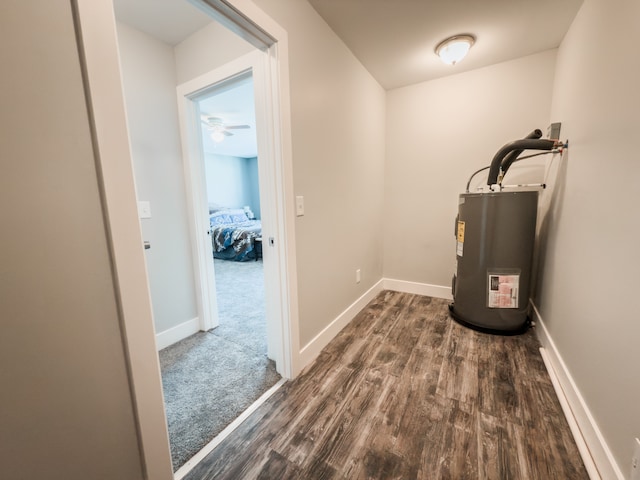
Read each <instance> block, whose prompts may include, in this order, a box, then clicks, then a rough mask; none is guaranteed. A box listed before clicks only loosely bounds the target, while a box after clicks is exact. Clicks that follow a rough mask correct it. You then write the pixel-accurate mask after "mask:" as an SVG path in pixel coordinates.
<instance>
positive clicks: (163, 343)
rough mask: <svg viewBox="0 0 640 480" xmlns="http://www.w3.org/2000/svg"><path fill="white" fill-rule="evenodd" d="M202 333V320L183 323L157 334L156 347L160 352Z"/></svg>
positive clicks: (196, 319)
mask: <svg viewBox="0 0 640 480" xmlns="http://www.w3.org/2000/svg"><path fill="white" fill-rule="evenodd" d="M199 331H200V319H199V318H198V317H196V318H192V319H191V320H187V321H186V322H182V323H180V324H178V325H176V326H175V327H171V328H169V329H168V330H165V331H164V332H160V333H156V347H157V349H158V351H159V350H162V349H163V348H166V347H168V346H169V345H173V344H174V343H176V342H179V341H180V340H182V339H185V338H187V337H188V336H189V335H193V334H194V333H197V332H199Z"/></svg>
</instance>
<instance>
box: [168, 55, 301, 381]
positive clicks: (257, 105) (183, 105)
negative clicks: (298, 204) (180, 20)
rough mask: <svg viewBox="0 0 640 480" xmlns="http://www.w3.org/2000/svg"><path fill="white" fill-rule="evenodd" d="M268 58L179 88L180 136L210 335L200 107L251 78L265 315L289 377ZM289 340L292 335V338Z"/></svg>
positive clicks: (274, 353)
mask: <svg viewBox="0 0 640 480" xmlns="http://www.w3.org/2000/svg"><path fill="white" fill-rule="evenodd" d="M267 59H268V54H267V53H266V52H262V51H260V50H255V51H253V52H251V53H248V54H246V55H243V56H241V57H239V58H237V59H235V60H233V61H231V62H229V63H227V64H225V65H222V66H220V67H218V68H216V69H214V70H212V71H210V72H207V73H205V74H203V75H200V76H198V77H196V78H194V79H192V80H189V81H187V82H185V83H182V84H180V85H178V87H177V89H176V90H177V95H178V114H179V116H180V136H181V139H182V146H183V163H184V169H185V179H186V194H187V204H188V207H189V209H190V210H191V214H192V215H191V225H192V232H191V234H192V251H193V256H194V263H195V265H194V269H195V272H196V284H197V285H198V284H199V285H200V292H199V298H198V300H199V307H200V308H201V310H200V308H199V315H200V318H201V328H202V329H203V330H209V329H211V328H213V327H215V326H217V324H218V316H217V311H216V303H217V302H216V295H215V275H214V270H215V268H214V264H213V262H212V261H211V259H212V256H213V248H212V245H211V237H210V236H208V235H206V233H205V232H208V231H210V229H211V227H210V226H209V217H208V211H207V209H206V205H207V203H208V202H207V191H206V182H205V177H206V170H205V167H204V152H203V149H202V138H201V126H200V112H199V110H198V102H199V101H200V100H201V99H202V98H203V97H206V96H208V95H212V94H213V95H215V90H216V88H219V86H221V85H228V84H230V83H233V81H234V79H237V78H243V77H246V75H247V74H250V75H251V77H252V84H253V89H254V98H255V101H254V105H253V108H254V111H255V118H256V132H257V133H256V134H257V147H258V172H259V175H258V178H259V190H260V205H261V206H262V207H261V211H262V236H263V238H264V239H265V245H264V255H263V264H264V278H265V310H266V317H267V345H268V348H267V352H268V356H269V358H271V359H273V360H275V362H276V369H277V371H278V372H279V373H280V374H281V375H283V376H287V375H285V373H286V372H289V371H291V367H290V366H289V365H287V362H288V361H289V360H287V358H288V356H287V354H286V350H285V349H284V345H283V340H284V338H285V332H286V330H287V329H288V325H289V320H288V312H287V311H283V309H282V304H283V302H286V296H284V295H283V294H282V288H283V286H284V285H282V284H281V283H280V281H279V279H280V278H281V276H282V275H281V273H280V272H279V271H278V268H279V266H280V264H281V262H280V261H279V258H278V257H279V255H280V251H279V249H277V248H269V241H268V240H269V239H270V238H274V240H275V238H276V233H275V232H278V230H279V228H278V222H279V221H282V220H279V219H282V218H284V216H283V215H282V212H278V211H277V209H278V208H279V207H280V206H279V205H278V203H277V201H276V200H277V182H276V179H275V175H273V174H272V172H274V171H276V168H275V167H276V159H275V158H273V152H272V151H271V148H270V145H271V144H272V143H273V142H272V141H271V140H270V138H269V135H268V133H265V132H268V131H269V128H268V127H267V124H268V118H269V112H268V109H267V105H268V104H269V103H268V101H267V99H268V97H269V95H270V92H269V83H268V82H267V81H266V80H267V79H266V76H265V67H266V64H267ZM287 336H288V335H287Z"/></svg>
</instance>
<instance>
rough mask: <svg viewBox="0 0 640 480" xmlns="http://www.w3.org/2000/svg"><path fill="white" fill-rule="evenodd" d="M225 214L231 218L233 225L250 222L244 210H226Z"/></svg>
mask: <svg viewBox="0 0 640 480" xmlns="http://www.w3.org/2000/svg"><path fill="white" fill-rule="evenodd" d="M225 213H226V214H228V215H229V217H230V218H231V223H241V222H246V221H247V220H249V218H247V214H246V212H245V211H244V210H243V209H242V208H230V209H229V210H226V211H225Z"/></svg>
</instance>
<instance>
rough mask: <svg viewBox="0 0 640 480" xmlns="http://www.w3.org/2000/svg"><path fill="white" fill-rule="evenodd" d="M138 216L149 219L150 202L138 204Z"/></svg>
mask: <svg viewBox="0 0 640 480" xmlns="http://www.w3.org/2000/svg"><path fill="white" fill-rule="evenodd" d="M138 216H139V217H140V218H151V202H146V201H142V202H138Z"/></svg>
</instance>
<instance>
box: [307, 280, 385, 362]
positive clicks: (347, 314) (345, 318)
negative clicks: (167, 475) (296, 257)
mask: <svg viewBox="0 0 640 480" xmlns="http://www.w3.org/2000/svg"><path fill="white" fill-rule="evenodd" d="M382 285H383V281H382V280H380V281H378V283H376V284H375V285H374V286H373V287H371V288H370V289H369V290H367V291H366V292H365V293H364V294H363V295H362V296H361V297H360V298H358V299H357V300H356V301H355V302H353V303H352V304H351V305H350V306H349V307H347V309H346V310H345V311H344V312H342V313H341V314H340V315H338V316H337V317H336V318H335V319H334V320H333V321H332V322H331V323H330V324H329V325H327V326H326V327H325V328H324V330H322V331H321V332H320V333H319V334H318V335H316V336H315V337H314V338H313V340H311V341H310V342H309V343H307V344H306V345H305V346H304V347H302V349H301V350H300V369H301V370H302V369H303V368H304V367H306V366H307V365H309V364H310V363H311V362H313V361H314V360H315V359H316V357H317V356H318V355H320V352H321V351H322V349H323V348H324V347H326V346H327V345H328V344H329V342H330V341H331V340H333V338H334V337H335V336H336V335H337V334H338V333H340V330H342V329H343V328H344V327H346V326H347V325H348V324H349V322H350V321H351V320H353V318H354V317H355V316H356V315H357V314H358V313H359V312H360V311H361V310H362V309H363V308H364V307H366V306H367V304H368V303H369V302H370V301H371V300H373V299H374V298H375V296H376V295H378V293H380V292H381V291H382V290H383V287H382Z"/></svg>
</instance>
